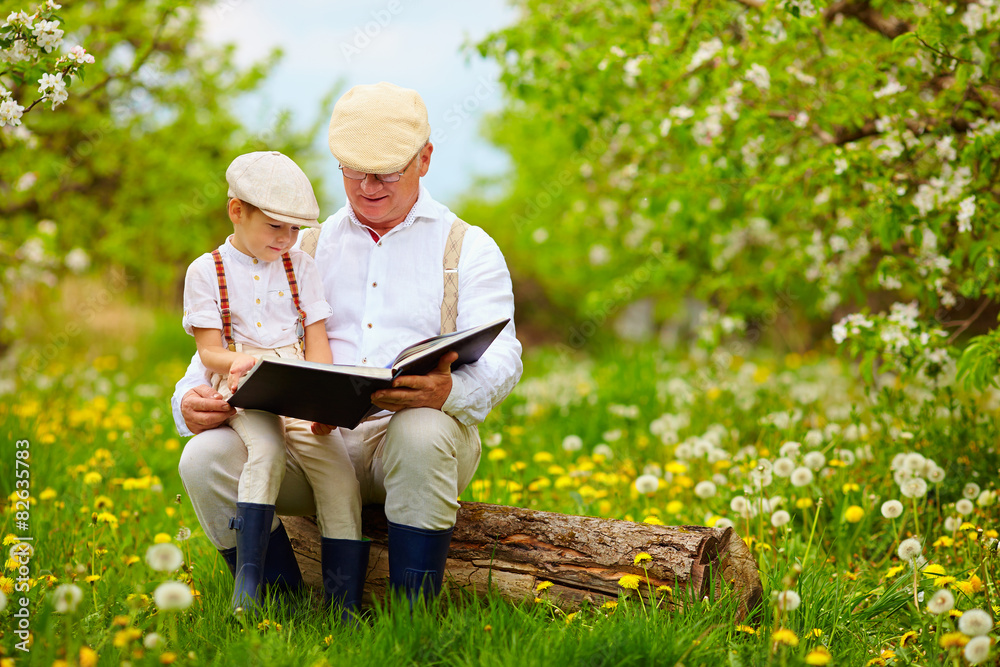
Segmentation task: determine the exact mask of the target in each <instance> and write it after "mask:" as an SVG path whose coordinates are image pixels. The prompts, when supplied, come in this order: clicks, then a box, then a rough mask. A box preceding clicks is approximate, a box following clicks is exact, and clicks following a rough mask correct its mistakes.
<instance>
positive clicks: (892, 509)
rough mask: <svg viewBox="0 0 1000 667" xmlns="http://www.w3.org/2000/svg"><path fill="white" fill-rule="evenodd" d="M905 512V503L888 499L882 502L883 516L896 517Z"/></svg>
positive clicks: (887, 517)
mask: <svg viewBox="0 0 1000 667" xmlns="http://www.w3.org/2000/svg"><path fill="white" fill-rule="evenodd" d="M902 514H903V503H901V502H899V501H898V500H895V499H893V500H887V501H885V502H884V503H882V516H884V517H885V518H886V519H896V518H898V517H899V516H900V515H902Z"/></svg>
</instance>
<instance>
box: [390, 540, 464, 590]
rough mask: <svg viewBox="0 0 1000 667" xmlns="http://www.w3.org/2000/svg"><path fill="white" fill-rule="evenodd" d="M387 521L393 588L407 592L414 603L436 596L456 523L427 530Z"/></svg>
mask: <svg viewBox="0 0 1000 667" xmlns="http://www.w3.org/2000/svg"><path fill="white" fill-rule="evenodd" d="M388 523H389V587H390V589H392V590H393V591H402V592H405V593H406V598H407V599H408V600H409V601H410V605H411V606H412V605H413V603H414V602H415V601H416V600H418V599H420V598H421V597H422V598H423V599H425V600H428V601H429V600H432V599H434V598H435V597H437V595H438V593H440V592H441V582H442V581H443V580H444V566H445V562H446V561H447V560H448V548H449V547H450V546H451V534H452V532H453V531H454V530H455V529H454V527H452V528H448V529H446V530H427V529H425V528H414V527H412V526H404V525H401V524H398V523H393V522H391V521H389V522H388Z"/></svg>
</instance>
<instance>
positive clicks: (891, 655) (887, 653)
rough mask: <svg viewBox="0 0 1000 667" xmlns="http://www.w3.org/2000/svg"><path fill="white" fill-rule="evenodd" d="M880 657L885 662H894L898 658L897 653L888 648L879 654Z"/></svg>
mask: <svg viewBox="0 0 1000 667" xmlns="http://www.w3.org/2000/svg"><path fill="white" fill-rule="evenodd" d="M878 657H880V658H882V659H883V660H893V659H895V657H896V652H895V651H893V650H892V649H888V648H887V649H885V650H884V651H882V652H881V653H879V654H878Z"/></svg>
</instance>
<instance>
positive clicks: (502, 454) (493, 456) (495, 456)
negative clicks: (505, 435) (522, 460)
mask: <svg viewBox="0 0 1000 667" xmlns="http://www.w3.org/2000/svg"><path fill="white" fill-rule="evenodd" d="M486 458H487V459H489V460H490V461H501V460H503V459H505V458H507V450H505V449H503V448H501V447H497V448H495V449H491V450H490V452H489V454H487V455H486Z"/></svg>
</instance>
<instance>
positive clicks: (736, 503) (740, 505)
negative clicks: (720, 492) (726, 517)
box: [729, 496, 750, 514]
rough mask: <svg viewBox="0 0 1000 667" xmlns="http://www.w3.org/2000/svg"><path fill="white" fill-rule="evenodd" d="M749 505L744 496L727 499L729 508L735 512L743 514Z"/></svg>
mask: <svg viewBox="0 0 1000 667" xmlns="http://www.w3.org/2000/svg"><path fill="white" fill-rule="evenodd" d="M749 507H750V503H748V502H747V499H746V496H733V499H732V500H730V501H729V509H731V510H733V511H734V512H736V513H737V514H744V513H745V512H746V511H747V509H749Z"/></svg>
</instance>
